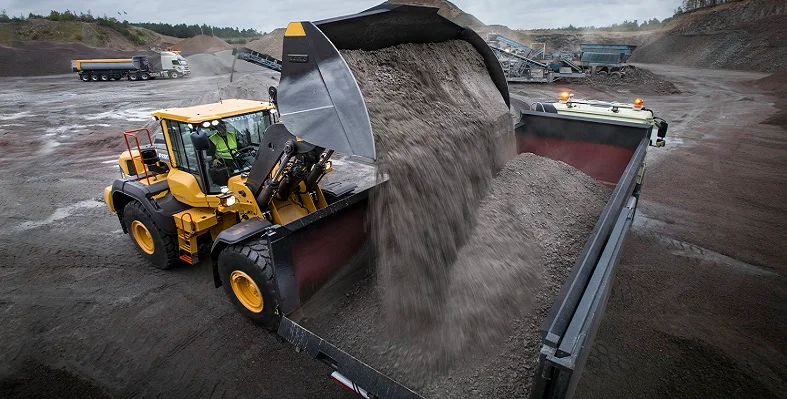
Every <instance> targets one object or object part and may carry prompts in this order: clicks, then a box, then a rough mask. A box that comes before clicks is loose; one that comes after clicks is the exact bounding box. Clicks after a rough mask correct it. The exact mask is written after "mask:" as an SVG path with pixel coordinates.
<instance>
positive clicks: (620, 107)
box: [552, 99, 654, 124]
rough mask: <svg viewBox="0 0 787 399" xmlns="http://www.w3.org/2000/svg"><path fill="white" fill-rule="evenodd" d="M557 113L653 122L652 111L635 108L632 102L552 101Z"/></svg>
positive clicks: (624, 120) (646, 122)
mask: <svg viewBox="0 0 787 399" xmlns="http://www.w3.org/2000/svg"><path fill="white" fill-rule="evenodd" d="M552 105H554V106H555V109H556V110H557V113H558V114H561V115H575V116H584V117H588V118H601V119H607V120H615V121H623V122H632V123H644V124H653V123H654V120H653V113H651V112H650V111H648V110H646V109H644V107H640V108H636V107H634V106H633V105H632V104H627V103H618V102H607V101H596V100H573V99H572V100H569V101H558V102H555V103H552Z"/></svg>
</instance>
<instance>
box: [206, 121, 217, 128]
mask: <svg viewBox="0 0 787 399" xmlns="http://www.w3.org/2000/svg"><path fill="white" fill-rule="evenodd" d="M218 125H219V121H218V120H215V121H205V122H202V127H211V126H218Z"/></svg>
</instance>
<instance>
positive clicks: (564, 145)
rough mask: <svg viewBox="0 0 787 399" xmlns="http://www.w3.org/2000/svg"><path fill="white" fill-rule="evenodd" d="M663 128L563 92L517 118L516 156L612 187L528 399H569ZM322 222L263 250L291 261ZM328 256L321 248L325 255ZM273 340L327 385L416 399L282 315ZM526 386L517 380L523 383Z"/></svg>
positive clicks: (555, 316)
mask: <svg viewBox="0 0 787 399" xmlns="http://www.w3.org/2000/svg"><path fill="white" fill-rule="evenodd" d="M667 128H668V124H667V122H666V121H664V120H663V119H662V118H660V117H658V116H656V115H655V114H654V112H653V111H652V110H650V109H648V108H646V107H645V106H644V102H643V101H642V99H639V98H638V99H635V100H634V101H633V102H631V103H620V102H610V101H597V100H580V99H574V98H573V96H570V95H568V94H565V93H563V94H562V95H561V99H560V100H558V101H554V102H546V103H534V104H532V105H531V109H530V110H524V111H521V115H520V121H519V122H518V123H517V124H516V126H515V128H514V131H513V132H512V134H513V135H514V136H515V142H516V148H517V153H520V154H521V153H533V154H536V155H540V156H544V157H547V158H551V159H555V160H560V161H563V162H565V163H567V164H569V165H571V166H573V167H575V168H577V169H579V170H581V171H583V172H584V173H585V174H587V175H589V176H591V177H593V178H595V179H596V180H598V181H599V182H601V183H603V184H604V185H606V186H608V187H612V188H614V189H613V191H612V194H611V195H610V197H609V198H608V200H607V202H606V204H605V207H604V209H603V211H602V213H601V214H600V215H599V216H598V219H597V220H596V222H595V226H594V228H593V230H592V231H591V233H590V234H589V235H588V236H587V237H576V239H578V240H581V241H583V242H584V246H583V248H582V250H581V252H580V253H579V254H578V256H577V260H576V262H575V264H574V265H573V268H572V271H571V274H570V275H569V276H568V278H567V279H566V280H565V281H564V282H563V285H562V288H561V290H560V293H559V294H558V296H557V297H556V299H555V301H554V302H553V303H552V305H551V310H550V312H549V314H548V316H547V318H546V319H545V320H544V322H543V324H542V325H541V328H540V333H541V334H540V335H541V349H540V355H539V356H538V359H537V362H538V363H537V364H538V365H537V367H535V368H534V369H533V371H532V372H533V377H534V378H533V381H534V383H533V386H532V388H531V390H530V398H532V399H540V398H545V399H546V398H549V399H563V398H571V397H572V396H573V394H574V391H575V390H576V387H577V383H578V381H579V378H580V376H581V373H582V370H583V369H584V365H585V361H586V360H587V357H588V354H589V353H590V350H591V346H592V343H593V339H594V337H595V334H596V331H597V330H598V328H599V326H600V324H601V322H602V319H603V316H604V310H605V308H606V303H607V300H608V298H609V295H610V292H611V288H612V285H613V281H614V278H615V273H616V271H617V268H618V260H619V257H620V253H621V249H622V247H623V244H624V242H625V239H626V236H627V234H628V232H629V228H630V226H631V223H632V221H633V219H634V217H635V214H636V209H637V206H638V203H639V198H640V195H641V190H642V186H643V182H644V176H645V155H646V153H647V151H648V149H649V148H651V147H662V146H664V144H665V136H666V133H667ZM366 201H367V198H363V199H362V200H361V201H359V203H358V204H357V205H356V206H357V207H358V209H360V210H358V211H357V212H358V213H359V214H363V212H364V211H363V210H364V209H365V207H366ZM327 223H329V222H328V221H326V225H323V224H322V223H320V222H318V223H314V224H311V225H309V226H303V228H302V229H299V231H297V232H293V234H291V235H289V236H286V237H282V239H281V240H272V241H271V242H270V245H271V248H272V249H273V251H274V253H277V252H278V253H280V254H282V255H281V256H283V257H284V258H285V259H286V258H288V257H291V256H292V252H291V248H293V247H296V246H298V245H304V244H299V243H300V242H301V241H300V240H303V239H304V238H306V237H315V236H320V235H321V234H323V233H324V232H327V231H330V230H331V229H332V227H329V225H328V224H327ZM358 223H360V220H359V221H358ZM340 247H341V246H340ZM333 248H334V247H329V246H326V247H324V251H325V253H326V254H327V253H328V252H330V251H332V250H333ZM311 256H313V257H315V258H318V257H321V256H323V255H321V254H320V253H312V254H311ZM355 292H357V291H355ZM346 295H355V294H353V293H352V292H348V293H347V294H346ZM341 311H342V309H328V310H326V311H325V312H326V314H332V312H341ZM278 334H279V335H280V336H282V337H283V338H284V339H286V340H287V341H288V342H290V343H292V344H293V345H295V346H296V347H297V348H298V349H299V351H302V352H304V353H306V354H307V355H308V356H310V357H312V358H314V359H318V360H320V361H322V362H324V363H325V364H326V365H327V366H328V369H327V370H328V373H329V375H330V376H331V377H332V378H333V379H335V380H336V381H338V382H340V383H342V384H344V385H345V386H346V387H347V388H349V389H351V390H353V391H355V392H356V393H358V395H359V396H361V397H367V398H421V397H422V396H421V395H420V394H419V393H418V392H417V390H415V389H411V387H408V386H406V385H404V384H401V383H400V382H398V381H395V380H393V379H391V378H389V377H388V376H386V375H385V374H383V373H381V372H379V371H377V370H376V369H375V368H374V365H373V364H367V363H364V362H362V361H360V360H358V359H357V358H356V357H355V356H354V354H353V353H349V352H346V351H344V350H342V348H341V347H338V346H335V345H333V344H332V343H331V342H330V341H328V340H325V339H324V338H322V337H320V336H319V335H317V334H315V333H313V332H311V331H309V330H308V329H307V328H304V327H303V326H301V325H300V324H298V323H297V322H295V321H293V320H292V319H290V318H289V317H288V316H287V315H285V316H283V317H282V320H281V323H280V325H279V329H278ZM522 350H525V349H524V347H523V349H522ZM524 380H525V379H524V377H523V383H524Z"/></svg>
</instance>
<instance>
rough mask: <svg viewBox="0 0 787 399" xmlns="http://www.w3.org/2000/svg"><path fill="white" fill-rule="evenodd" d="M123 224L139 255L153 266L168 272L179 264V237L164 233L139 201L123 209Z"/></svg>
mask: <svg viewBox="0 0 787 399" xmlns="http://www.w3.org/2000/svg"><path fill="white" fill-rule="evenodd" d="M123 222H124V223H125V225H126V229H127V230H128V234H129V236H131V240H132V241H133V242H134V245H136V247H137V249H138V250H139V253H140V254H142V256H143V257H144V258H146V259H147V260H148V261H149V262H150V263H151V264H153V266H156V267H157V268H159V269H162V270H166V269H169V268H172V267H173V266H175V264H177V261H178V239H177V237H176V236H174V235H169V234H166V233H165V232H163V231H162V230H161V229H160V228H159V227H158V225H157V224H156V222H155V221H154V220H153V217H152V216H150V213H149V212H148V210H147V209H145V207H144V206H142V204H141V203H140V202H139V201H131V202H129V203H128V204H127V205H126V207H125V208H123Z"/></svg>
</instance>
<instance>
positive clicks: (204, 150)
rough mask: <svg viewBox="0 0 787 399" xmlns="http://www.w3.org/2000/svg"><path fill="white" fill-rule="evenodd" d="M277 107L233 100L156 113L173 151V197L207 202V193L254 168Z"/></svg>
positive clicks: (196, 203)
mask: <svg viewBox="0 0 787 399" xmlns="http://www.w3.org/2000/svg"><path fill="white" fill-rule="evenodd" d="M273 109H274V107H273V104H270V103H267V102H260V101H251V100H234V99H233V100H223V101H220V102H218V103H213V104H205V105H198V106H193V107H184V108H170V109H164V110H160V111H156V112H154V113H153V116H154V117H155V118H157V119H158V120H159V121H160V123H161V130H162V133H163V136H164V139H165V142H166V147H167V153H168V155H169V161H170V162H169V163H170V167H171V172H170V173H169V175H168V176H167V180H168V181H169V186H170V190H171V192H172V193H173V195H174V196H175V197H176V198H177V199H178V200H179V201H181V202H184V203H186V204H190V205H192V206H206V204H207V202H206V201H207V198H206V196H210V195H218V194H220V193H221V191H222V187H225V186H227V185H228V181H229V179H230V178H232V177H234V176H239V175H244V174H245V173H247V172H249V171H250V170H251V167H252V164H253V163H254V160H255V158H256V156H257V151H258V149H259V146H260V142H261V140H262V137H263V134H264V132H265V129H267V128H268V126H270V125H271V123H272V122H273V119H272V115H271V113H272V111H273Z"/></svg>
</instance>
